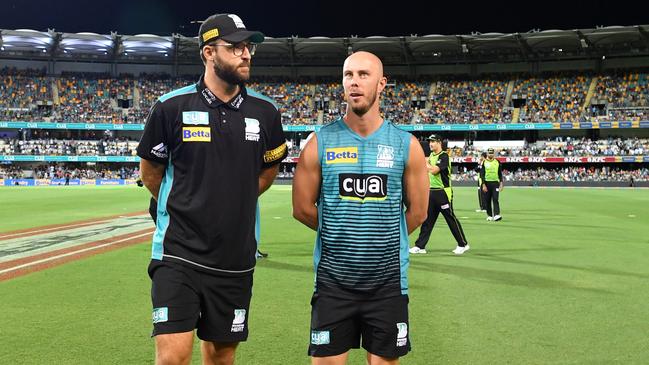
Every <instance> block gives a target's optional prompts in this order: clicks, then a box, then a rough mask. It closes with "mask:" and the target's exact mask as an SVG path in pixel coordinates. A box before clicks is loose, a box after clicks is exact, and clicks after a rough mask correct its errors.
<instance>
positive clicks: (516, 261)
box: [468, 250, 649, 279]
mask: <svg viewBox="0 0 649 365" xmlns="http://www.w3.org/2000/svg"><path fill="white" fill-rule="evenodd" d="M490 252H491V250H490ZM468 258H470V259H479V260H488V261H496V262H504V263H508V264H519V265H526V266H543V267H553V268H557V269H567V270H578V271H585V272H590V273H595V274H602V275H616V276H627V277H633V278H638V279H647V278H649V275H646V274H638V273H632V272H625V271H620V270H615V269H607V268H602V267H582V266H573V265H564V264H554V263H550V262H538V261H529V260H520V259H515V258H511V257H503V256H497V255H492V254H491V253H475V254H473V255H470V256H468Z"/></svg>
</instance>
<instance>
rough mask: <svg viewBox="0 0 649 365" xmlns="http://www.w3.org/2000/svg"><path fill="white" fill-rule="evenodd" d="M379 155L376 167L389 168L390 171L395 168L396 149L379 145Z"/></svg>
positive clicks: (377, 155)
mask: <svg viewBox="0 0 649 365" xmlns="http://www.w3.org/2000/svg"><path fill="white" fill-rule="evenodd" d="M377 147H378V153H377V154H376V167H387V168H389V169H391V168H392V166H394V147H392V146H384V145H382V144H380V145H378V146H377Z"/></svg>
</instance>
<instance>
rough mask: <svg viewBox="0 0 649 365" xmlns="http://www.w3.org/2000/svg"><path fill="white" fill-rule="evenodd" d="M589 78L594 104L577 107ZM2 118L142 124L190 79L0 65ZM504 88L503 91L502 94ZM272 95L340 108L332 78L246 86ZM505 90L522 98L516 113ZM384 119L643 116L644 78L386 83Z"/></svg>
mask: <svg viewBox="0 0 649 365" xmlns="http://www.w3.org/2000/svg"><path fill="white" fill-rule="evenodd" d="M594 77H597V83H596V87H595V90H594V91H593V93H592V94H593V95H592V101H593V102H597V103H600V104H597V105H592V106H591V107H590V108H587V109H586V110H584V105H585V104H586V97H587V95H588V90H589V87H590V84H591V82H593V81H594V80H595V79H594ZM0 79H1V80H2V84H0V120H5V121H39V120H42V121H60V122H92V123H101V122H103V123H116V124H119V123H143V121H144V120H145V118H146V115H147V113H148V111H149V109H150V107H151V106H152V105H153V104H154V103H155V101H156V100H157V99H158V97H159V96H160V95H162V94H164V93H167V92H169V91H171V90H174V89H177V88H180V87H182V86H186V85H188V84H191V83H192V82H195V80H196V77H194V76H182V77H178V78H172V77H170V76H168V75H164V74H141V75H139V76H137V77H135V76H132V75H119V76H118V77H116V78H113V77H110V76H109V75H106V74H87V73H86V74H73V73H64V74H62V75H60V76H57V77H52V76H46V75H45V71H44V70H17V69H10V68H3V69H0ZM508 86H511V93H510V95H508ZM248 87H249V88H251V89H253V90H256V91H258V92H260V93H262V94H264V95H266V96H268V97H270V98H272V99H274V100H275V101H276V103H277V104H278V106H279V108H280V111H281V113H282V116H283V121H284V123H285V124H316V123H323V122H324V123H326V122H327V121H330V120H332V119H334V118H337V117H338V116H340V115H341V113H342V110H343V109H344V108H343V106H344V105H343V103H342V97H341V95H342V91H341V90H342V89H341V86H340V83H339V81H337V80H319V81H313V80H296V81H287V80H282V79H277V78H257V79H255V81H254V82H252V83H250V84H249V85H248ZM512 97H515V98H518V99H525V103H523V105H522V106H521V108H520V110H519V113H518V117H516V118H515V117H514V113H513V110H514V109H513V104H512V101H511V100H508V98H509V99H511V98H512ZM382 100H383V101H382V103H383V105H382V110H383V113H384V117H386V118H387V119H390V120H392V121H394V122H396V123H401V124H409V123H413V122H414V123H426V124H440V123H446V124H450V123H466V124H475V123H510V122H521V123H536V122H560V121H571V122H576V121H582V120H588V119H592V118H597V119H604V120H607V119H608V120H618V119H624V120H646V119H647V118H649V75H648V74H646V73H639V72H626V73H620V74H616V73H612V74H602V75H598V76H591V75H586V74H577V75H574V74H547V75H542V76H538V77H522V78H521V77H514V76H511V78H510V79H504V78H497V77H490V76H489V77H485V78H483V79H478V80H463V79H457V80H438V81H430V80H425V81H422V80H419V81H413V80H401V79H399V78H396V79H394V80H389V81H388V86H387V87H386V89H385V91H384V96H383V98H382Z"/></svg>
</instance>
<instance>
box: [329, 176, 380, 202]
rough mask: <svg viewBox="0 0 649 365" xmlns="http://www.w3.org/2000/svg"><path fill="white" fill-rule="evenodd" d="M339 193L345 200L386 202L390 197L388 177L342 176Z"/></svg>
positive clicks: (339, 180) (339, 179)
mask: <svg viewBox="0 0 649 365" xmlns="http://www.w3.org/2000/svg"><path fill="white" fill-rule="evenodd" d="M338 192H339V194H340V198H341V199H345V200H360V201H361V202H364V201H365V200H385V198H386V197H387V196H388V175H385V174H340V175H338Z"/></svg>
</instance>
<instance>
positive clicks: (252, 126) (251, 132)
mask: <svg viewBox="0 0 649 365" xmlns="http://www.w3.org/2000/svg"><path fill="white" fill-rule="evenodd" d="M244 122H246V141H254V142H259V132H260V131H261V129H260V128H259V121H258V120H257V119H253V118H246V119H244Z"/></svg>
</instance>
